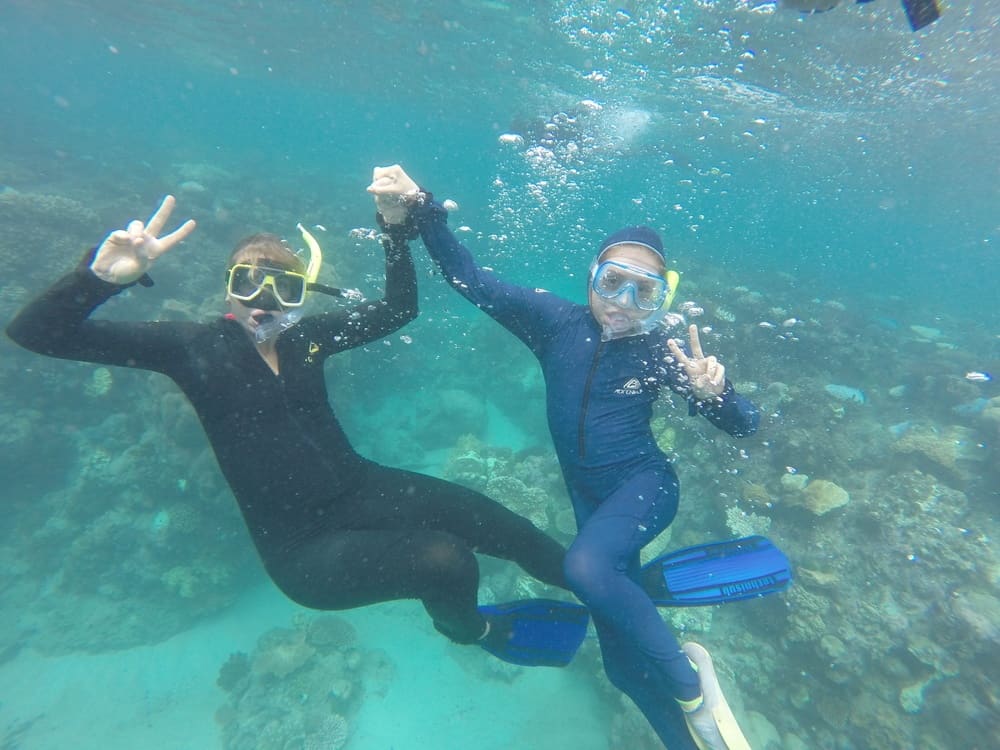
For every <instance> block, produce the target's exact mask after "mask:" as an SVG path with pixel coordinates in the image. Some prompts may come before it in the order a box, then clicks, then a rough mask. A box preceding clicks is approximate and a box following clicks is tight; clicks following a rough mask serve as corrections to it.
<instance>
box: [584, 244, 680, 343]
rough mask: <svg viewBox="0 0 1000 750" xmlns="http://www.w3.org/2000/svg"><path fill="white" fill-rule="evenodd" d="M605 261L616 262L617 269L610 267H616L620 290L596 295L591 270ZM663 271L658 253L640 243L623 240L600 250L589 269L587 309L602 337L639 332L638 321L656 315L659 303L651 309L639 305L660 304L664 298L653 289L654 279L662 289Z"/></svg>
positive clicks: (640, 326) (664, 285) (664, 287)
mask: <svg viewBox="0 0 1000 750" xmlns="http://www.w3.org/2000/svg"><path fill="white" fill-rule="evenodd" d="M608 261H612V262H614V263H617V264H620V266H621V268H620V269H618V268H615V269H612V270H614V271H619V270H620V272H621V273H622V275H623V278H622V279H620V280H621V281H623V282H624V283H623V284H622V285H621V292H620V293H619V294H618V295H617V296H615V297H605V296H602V295H600V294H598V293H597V291H595V289H594V284H593V281H594V279H593V274H594V271H596V270H597V269H598V268H600V266H601V264H603V263H606V262H608ZM630 269H632V270H630ZM664 271H665V269H664V267H663V261H662V260H661V258H660V256H658V255H657V254H656V253H655V252H654V251H652V250H650V249H649V248H648V247H644V246H643V245H637V244H630V243H623V244H620V245H613V246H611V247H609V248H608V249H607V250H605V251H604V253H603V254H602V255H601V256H600V258H598V262H597V263H596V264H595V266H594V269H593V270H592V271H591V284H590V286H589V302H590V312H591V314H592V315H593V316H594V319H595V320H596V321H597V323H598V325H600V326H601V329H602V331H603V332H604V335H603V336H602V338H604V339H605V340H609V339H613V338H620V337H622V336H631V335H634V334H636V333H640V332H641V328H642V323H643V322H645V321H646V320H647V319H648V318H650V317H651V316H653V315H655V314H657V312H658V309H659V305H657V308H656V309H653V310H649V309H642V307H641V306H640V305H643V306H647V307H648V306H649V302H650V301H651V300H653V299H659V301H660V302H661V304H662V301H663V299H665V297H664V296H662V295H661V294H660V293H659V292H658V291H657V290H656V289H655V288H654V287H655V286H656V283H657V282H656V280H657V279H658V280H659V281H660V282H662V283H663V289H664V290H666V281H665V279H664ZM637 301H638V303H639V304H637Z"/></svg>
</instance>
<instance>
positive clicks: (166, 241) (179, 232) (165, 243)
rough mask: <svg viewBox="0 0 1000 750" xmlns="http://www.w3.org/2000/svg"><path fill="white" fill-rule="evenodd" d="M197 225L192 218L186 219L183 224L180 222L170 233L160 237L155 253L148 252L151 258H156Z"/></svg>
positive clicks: (185, 237)
mask: <svg viewBox="0 0 1000 750" xmlns="http://www.w3.org/2000/svg"><path fill="white" fill-rule="evenodd" d="M197 226H198V225H197V224H196V223H195V221H194V219H188V220H187V221H185V222H184V223H183V224H181V225H180V226H179V227H177V229H175V230H174V231H172V232H171V233H170V234H168V235H165V236H163V237H161V238H160V242H159V247H158V248H157V249H156V251H155V253H152V254H150V257H151V258H158V257H160V256H161V255H163V253H165V252H167V250H169V249H170V248H172V247H173V246H174V245H176V244H178V243H179V242H183V241H184V240H185V239H187V237H188V235H190V234H191V232H193V231H194V230H195V227H197Z"/></svg>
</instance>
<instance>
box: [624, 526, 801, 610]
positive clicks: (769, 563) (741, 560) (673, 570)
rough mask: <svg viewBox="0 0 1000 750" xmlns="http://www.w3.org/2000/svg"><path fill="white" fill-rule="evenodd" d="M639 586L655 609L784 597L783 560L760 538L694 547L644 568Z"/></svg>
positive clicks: (788, 574)
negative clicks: (760, 597)
mask: <svg viewBox="0 0 1000 750" xmlns="http://www.w3.org/2000/svg"><path fill="white" fill-rule="evenodd" d="M640 575H641V577H640V584H641V585H642V587H643V589H644V590H645V591H646V593H647V594H649V596H650V598H651V599H652V600H653V603H654V604H656V605H657V606H660V607H699V606H704V605H708V604H721V603H723V602H733V601H739V600H740V599H752V598H755V597H758V596H764V595H765V594H773V593H775V592H777V591H784V590H785V589H787V588H788V586H789V584H791V582H792V570H791V567H790V566H789V564H788V558H787V557H785V554H784V553H783V552H782V551H781V550H780V549H778V548H777V547H776V546H774V544H773V543H772V542H771V541H770V540H769V539H766V538H765V537H762V536H748V537H744V538H743V539H731V540H729V541H725V542H711V543H709V544H699V545H698V546H696V547H686V548H684V549H680V550H677V551H675V552H669V553H667V554H665V555H662V556H660V557H658V558H656V559H655V560H653V561H652V562H650V563H648V564H647V565H644V566H643V568H642V572H641V574H640Z"/></svg>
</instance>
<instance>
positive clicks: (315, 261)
mask: <svg viewBox="0 0 1000 750" xmlns="http://www.w3.org/2000/svg"><path fill="white" fill-rule="evenodd" d="M295 228H296V229H298V230H299V232H301V234H302V239H303V240H304V241H305V243H306V247H308V248H309V265H308V266H306V281H307V282H309V283H310V284H315V283H316V279H318V278H319V269H320V267H321V266H322V265H323V250H322V249H321V248H320V246H319V243H318V242H317V241H316V238H315V237H313V236H312V233H311V232H310V231H309V230H308V229H306V228H305V227H304V226H302V222H299V223H298V224H296V225H295Z"/></svg>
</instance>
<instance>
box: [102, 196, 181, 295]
mask: <svg viewBox="0 0 1000 750" xmlns="http://www.w3.org/2000/svg"><path fill="white" fill-rule="evenodd" d="M175 203H176V201H175V200H174V196H172V195H168V196H166V197H165V198H164V199H163V202H162V203H161V204H160V207H159V208H158V209H156V213H154V214H153V215H152V216H151V217H150V218H149V222H147V223H146V224H143V223H142V222H141V221H139V220H138V219H136V220H134V221H131V222H129V225H128V227H127V228H125V229H116V230H115V231H113V232H112V233H111V234H109V235H108V236H107V237H106V238H105V240H104V242H102V243H101V246H100V248H98V250H97V254H96V255H95V256H94V260H93V261H92V262H91V264H90V270H92V271H93V272H94V275H95V276H97V277H98V278H99V279H103V280H104V281H108V282H110V283H112V284H122V285H124V284H131V283H133V282H135V281H137V280H138V279H139V278H140V277H141V276H142V275H143V274H144V273H146V271H147V270H149V267H150V265H152V263H153V261H154V260H156V259H157V258H159V257H160V256H161V255H163V254H164V253H165V252H167V250H169V249H170V248H172V247H173V246H174V245H176V244H178V243H179V242H181V241H182V240H183V239H185V238H186V237H187V236H188V235H189V234H191V232H193V231H194V228H195V223H194V221H193V220H191V219H188V220H187V221H185V222H184V223H183V224H181V226H180V227H178V228H177V229H175V230H174V231H173V232H171V233H170V234H165V235H163V236H162V237H160V236H159V234H160V232H162V231H163V225H164V224H166V223H167V220H168V219H169V218H170V214H171V213H172V212H173V210H174V204H175Z"/></svg>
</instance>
